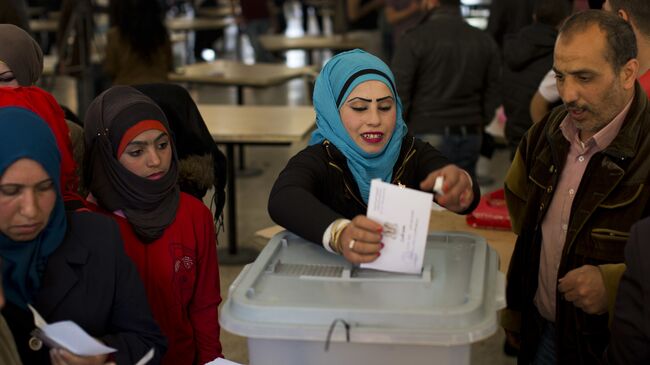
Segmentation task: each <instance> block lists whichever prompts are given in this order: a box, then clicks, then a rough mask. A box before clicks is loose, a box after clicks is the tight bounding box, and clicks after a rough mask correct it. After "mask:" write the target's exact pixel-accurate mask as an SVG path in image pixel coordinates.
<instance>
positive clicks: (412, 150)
mask: <svg viewBox="0 0 650 365" xmlns="http://www.w3.org/2000/svg"><path fill="white" fill-rule="evenodd" d="M323 144H324V145H325V150H326V151H327V155H328V156H329V158H330V160H332V161H333V160H334V158H333V157H332V153H331V152H330V149H329V147H330V142H329V141H327V140H325V141H324V142H323ZM414 144H415V138H413V139H411V146H410V147H409V151H408V153H407V154H406V158H404V161H403V162H402V165H401V166H400V168H399V169H398V170H397V177H395V178H394V179H393V181H392V183H393V184H397V180H398V179H399V178H400V177H402V175H403V174H404V169H405V167H406V163H407V162H408V161H409V160H410V159H411V157H413V155H415V152H416V150H415V149H413V145H414ZM328 165H330V166H332V167H334V168H335V169H337V170H339V172H340V173H341V175H343V185H345V189H346V190H347V191H348V193H350V196H352V197H353V198H354V200H355V201H356V202H357V203H359V204H361V206H362V207H366V208H367V207H368V205H367V204H366V203H364V202H363V201H362V200H361V198H359V197H358V196H357V195H356V194H355V193H354V192H353V191H352V188H350V185H348V182H347V181H346V179H345V173H344V172H343V169H342V168H341V167H340V166H339V165H337V164H336V163H334V162H331V161H330V162H328Z"/></svg>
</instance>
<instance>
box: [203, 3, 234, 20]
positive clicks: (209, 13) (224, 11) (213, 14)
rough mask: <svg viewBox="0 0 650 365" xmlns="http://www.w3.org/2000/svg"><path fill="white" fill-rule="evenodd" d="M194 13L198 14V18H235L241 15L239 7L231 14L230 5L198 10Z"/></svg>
mask: <svg viewBox="0 0 650 365" xmlns="http://www.w3.org/2000/svg"><path fill="white" fill-rule="evenodd" d="M196 13H197V14H198V16H199V17H202V18H224V17H228V16H235V15H238V14H241V9H240V8H239V6H236V7H235V12H234V13H233V9H232V7H231V6H230V5H225V6H213V7H205V8H199V9H198V10H197V11H196Z"/></svg>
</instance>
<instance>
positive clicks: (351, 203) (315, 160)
mask: <svg viewBox="0 0 650 365" xmlns="http://www.w3.org/2000/svg"><path fill="white" fill-rule="evenodd" d="M314 108H315V109H316V127H317V129H316V131H314V133H313V135H312V137H311V140H310V146H309V147H307V148H305V149H304V150H302V151H301V152H299V153H298V154H297V155H296V156H294V157H293V158H292V159H291V160H290V161H289V163H288V164H287V166H286V167H285V169H284V170H283V171H282V172H281V173H280V176H278V179H277V181H276V182H275V185H274V186H273V189H272V190H271V196H270V198H269V213H270V215H271V218H272V219H273V220H274V221H275V222H276V223H278V224H279V225H281V226H283V227H285V228H287V229H288V230H290V231H292V232H294V233H296V234H298V235H300V236H302V237H304V238H305V239H307V240H310V241H312V242H322V244H323V246H325V248H326V249H327V250H328V251H334V252H337V253H339V254H341V255H343V256H344V257H345V258H346V259H347V260H348V261H350V262H352V263H355V264H356V263H364V262H371V261H374V260H375V259H376V258H377V257H378V256H379V252H380V250H381V248H382V247H383V245H382V244H381V225H380V224H378V223H377V222H374V221H372V220H370V219H368V218H367V217H366V216H365V212H366V210H367V204H368V194H369V191H370V180H371V179H375V178H380V179H381V180H383V181H386V182H391V183H393V184H398V185H403V186H406V187H408V188H413V189H420V190H423V191H431V190H432V188H433V185H434V182H435V179H436V177H438V176H443V177H444V187H443V191H444V194H443V195H441V196H436V198H435V200H436V202H437V203H438V204H440V205H442V206H444V207H446V208H447V209H449V210H452V211H454V212H458V213H462V214H464V213H468V212H471V211H472V210H473V209H474V207H476V205H477V204H478V200H479V190H478V184H477V183H476V181H473V180H472V179H471V178H470V175H469V174H468V173H466V172H465V171H464V170H461V169H460V168H458V167H457V166H455V165H452V164H450V163H449V161H448V160H447V159H446V158H445V157H444V156H443V155H442V154H441V153H440V152H438V151H437V150H436V149H434V148H433V147H431V146H430V145H429V144H427V143H424V142H422V141H420V140H418V139H416V138H414V137H413V136H411V135H409V134H407V128H406V125H405V124H404V120H403V119H402V104H401V102H400V99H399V97H398V96H397V92H396V90H395V86H394V79H393V74H392V73H391V71H390V69H389V68H388V66H386V64H384V63H383V62H382V61H381V60H379V59H378V58H377V57H375V56H373V55H371V54H369V53H366V52H364V51H361V50H353V51H349V52H344V53H341V54H339V55H337V56H335V57H333V58H332V59H331V60H330V61H329V62H328V63H327V64H326V65H325V67H324V68H323V70H322V71H321V74H320V75H319V76H318V79H317V80H316V86H315V88H314ZM350 219H351V221H349V220H350Z"/></svg>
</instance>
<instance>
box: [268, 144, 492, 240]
mask: <svg viewBox="0 0 650 365" xmlns="http://www.w3.org/2000/svg"><path fill="white" fill-rule="evenodd" d="M448 164H449V161H448V160H447V159H446V158H445V157H444V156H443V155H442V154H441V153H440V152H438V151H437V150H436V149H435V148H433V147H431V146H430V145H429V144H428V143H425V142H422V141H421V140H419V139H416V138H414V137H413V136H411V135H406V136H405V137H404V139H403V141H402V149H401V151H400V156H399V158H398V159H397V162H396V163H395V166H394V167H393V181H392V183H393V184H403V185H405V186H406V187H408V188H413V189H419V186H420V182H421V181H422V180H424V178H425V177H427V175H429V173H430V172H432V171H434V170H437V169H439V168H441V167H444V166H446V165H448ZM473 184H474V201H473V202H472V204H471V205H470V207H469V208H468V209H467V211H466V212H465V213H469V212H471V211H472V210H474V208H475V207H476V205H477V204H478V201H479V199H480V191H479V187H478V183H477V182H476V180H474V181H473ZM367 209H368V207H367V205H366V204H365V203H364V202H363V200H362V199H361V194H360V193H359V187H358V186H357V184H356V182H355V180H354V177H353V176H352V173H351V172H350V169H349V168H348V164H347V161H346V159H345V156H343V154H342V153H341V152H340V151H339V150H338V149H337V148H336V147H335V146H334V145H332V144H331V143H330V142H329V141H324V142H323V143H322V144H318V145H313V146H309V147H307V148H305V149H304V150H302V151H300V152H299V153H298V154H297V155H295V156H294V157H292V158H291V160H289V163H287V166H286V167H285V168H284V170H282V172H281V173H280V176H278V179H277V180H276V181H275V184H274V185H273V189H272V190H271V196H270V197H269V214H270V215H271V218H272V219H273V221H275V222H276V223H277V224H279V225H281V226H282V227H284V228H286V229H288V230H290V231H291V232H293V233H296V234H297V235H299V236H301V237H303V238H305V239H307V240H308V241H312V242H315V243H318V244H321V243H322V240H323V233H324V232H325V230H326V229H327V227H328V226H329V225H330V224H331V223H332V222H333V221H334V220H336V219H339V218H342V217H344V218H348V219H352V218H354V217H355V216H357V215H359V214H366V211H367Z"/></svg>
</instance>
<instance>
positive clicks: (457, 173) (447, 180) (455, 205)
mask: <svg viewBox="0 0 650 365" xmlns="http://www.w3.org/2000/svg"><path fill="white" fill-rule="evenodd" d="M438 176H442V177H443V178H444V183H443V186H442V191H443V193H444V194H442V195H436V196H435V200H436V203H438V204H440V205H442V206H443V207H445V208H447V209H449V210H451V211H454V212H456V213H460V212H462V211H464V210H465V209H467V207H469V205H470V204H471V203H472V200H474V191H473V190H472V180H470V178H469V174H467V173H466V172H465V170H462V169H460V168H459V167H458V166H456V165H447V166H445V167H443V168H441V169H438V170H436V171H433V172H432V173H430V174H429V176H427V178H426V179H424V180H422V182H421V183H420V189H422V190H424V191H427V190H428V191H432V189H433V184H434V183H435V181H436V177H438Z"/></svg>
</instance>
